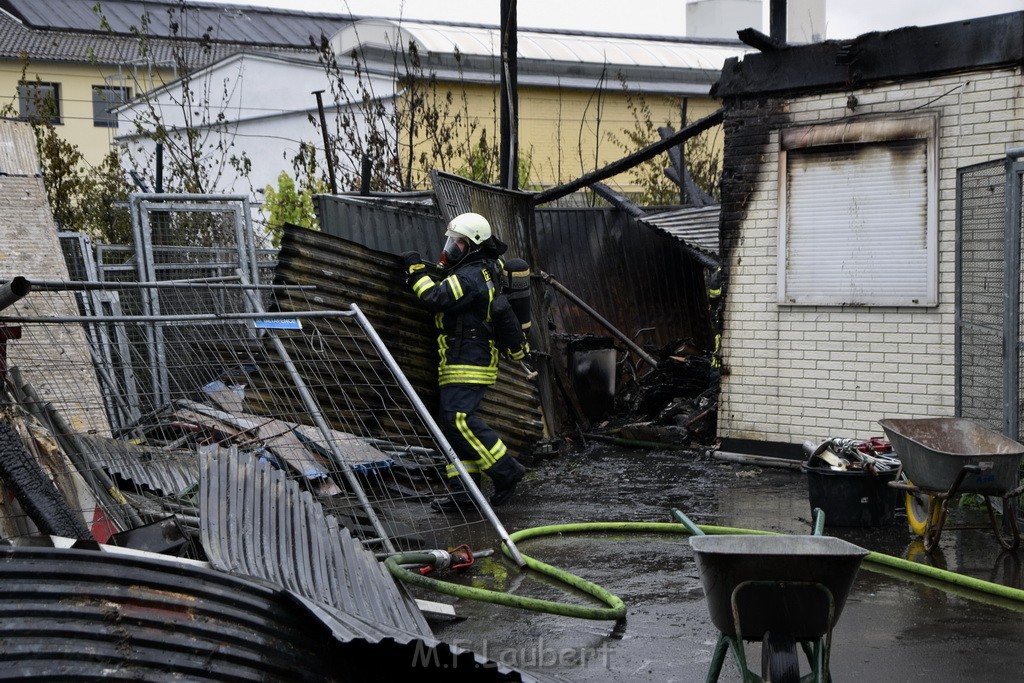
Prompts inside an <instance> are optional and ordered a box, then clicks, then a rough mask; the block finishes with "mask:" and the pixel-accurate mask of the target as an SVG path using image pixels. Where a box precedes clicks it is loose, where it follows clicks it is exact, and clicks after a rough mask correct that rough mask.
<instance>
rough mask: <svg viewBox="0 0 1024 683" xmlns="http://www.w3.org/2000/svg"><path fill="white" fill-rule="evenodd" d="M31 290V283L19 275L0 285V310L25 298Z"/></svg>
mask: <svg viewBox="0 0 1024 683" xmlns="http://www.w3.org/2000/svg"><path fill="white" fill-rule="evenodd" d="M31 291H32V283H31V282H29V281H28V280H26V279H25V278H23V277H21V276H20V275H19V276H17V277H15V278H14V279H13V280H10V281H9V282H6V283H4V285H3V286H2V287H0V311H2V310H4V309H5V308H7V307H8V306H10V305H12V304H14V303H16V302H17V301H20V300H21V299H23V298H25V297H26V296H27V295H28V293H29V292H31Z"/></svg>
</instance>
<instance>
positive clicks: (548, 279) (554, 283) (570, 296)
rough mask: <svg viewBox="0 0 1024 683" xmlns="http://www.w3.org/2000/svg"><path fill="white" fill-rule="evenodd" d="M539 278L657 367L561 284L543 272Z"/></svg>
mask: <svg viewBox="0 0 1024 683" xmlns="http://www.w3.org/2000/svg"><path fill="white" fill-rule="evenodd" d="M540 277H541V279H542V280H544V282H546V283H547V284H549V285H551V286H552V287H554V288H555V290H556V291H558V292H560V293H561V294H563V295H565V297H566V298H568V299H569V300H570V301H572V302H573V303H574V304H576V305H577V306H579V307H580V308H582V309H583V310H584V311H586V313H587V315H589V316H590V317H591V318H593V319H594V320H596V321H597V322H598V323H599V324H600V325H601V326H602V327H604V328H605V329H606V330H608V331H609V332H611V333H612V334H613V335H614V336H615V337H616V338H618V339H619V341H621V342H622V343H623V344H625V345H626V346H628V347H629V348H630V350H631V351H633V352H634V353H636V354H637V355H638V356H640V358H642V359H643V360H644V362H645V363H647V364H648V365H650V366H651V367H652V368H656V367H658V361H657V360H656V359H655V358H654V356H652V355H651V354H649V353H647V352H646V351H644V350H643V349H641V348H640V347H639V346H637V345H636V342H634V341H633V340H632V339H630V338H629V337H627V336H626V335H624V334H623V333H622V332H620V331H619V330H618V329H617V328H616V327H615V326H614V325H612V324H611V323H610V322H608V321H607V320H605V319H604V318H603V317H602V316H601V314H600V313H598V312H597V311H595V310H594V309H593V308H591V307H590V306H588V305H587V303H586V302H585V301H583V299H581V298H579V297H578V296H576V295H575V294H573V293H572V292H571V291H569V290H568V289H567V288H566V287H565V285H563V284H562V283H561V282H559V281H558V280H556V279H555V278H553V277H551V276H550V275H548V274H547V273H545V272H544V271H543V270H542V271H540Z"/></svg>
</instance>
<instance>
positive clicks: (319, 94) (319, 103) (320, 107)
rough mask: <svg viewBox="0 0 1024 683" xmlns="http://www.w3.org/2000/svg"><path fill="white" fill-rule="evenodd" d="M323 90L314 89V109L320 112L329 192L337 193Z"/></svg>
mask: <svg viewBox="0 0 1024 683" xmlns="http://www.w3.org/2000/svg"><path fill="white" fill-rule="evenodd" d="M323 93H324V91H323V90H314V91H313V94H314V95H316V110H317V113H319V114H320V133H321V134H322V135H323V136H324V158H326V159H327V176H328V178H330V181H331V194H338V182H337V181H336V180H335V179H334V155H333V154H331V139H330V136H329V135H328V134H327V117H326V116H324V98H323Z"/></svg>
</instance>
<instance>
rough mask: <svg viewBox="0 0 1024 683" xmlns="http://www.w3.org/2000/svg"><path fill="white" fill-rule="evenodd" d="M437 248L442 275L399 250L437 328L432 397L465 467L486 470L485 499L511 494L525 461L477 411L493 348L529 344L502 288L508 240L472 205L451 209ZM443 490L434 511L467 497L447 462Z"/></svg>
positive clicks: (516, 353) (491, 374)
mask: <svg viewBox="0 0 1024 683" xmlns="http://www.w3.org/2000/svg"><path fill="white" fill-rule="evenodd" d="M445 236H446V237H447V241H446V242H445V245H444V249H443V250H442V252H441V259H440V261H441V262H440V266H441V276H442V277H443V279H436V280H435V278H433V277H431V276H430V272H431V270H432V269H431V268H429V267H428V266H427V264H425V263H424V262H423V260H422V259H421V258H420V255H419V254H418V253H416V252H405V253H404V254H402V260H403V261H404V263H405V269H406V274H407V276H406V281H407V282H408V284H409V286H410V287H411V288H412V291H413V292H414V293H415V294H416V296H417V297H418V298H419V299H420V301H421V302H423V305H424V306H425V307H426V308H427V310H428V311H430V312H431V313H434V314H435V315H434V321H435V324H436V326H437V329H438V331H439V334H438V337H437V342H438V355H439V364H438V398H439V403H440V415H439V417H440V420H439V422H440V427H441V431H442V432H443V433H444V435H445V438H447V439H448V442H449V443H450V444H451V446H452V449H453V450H454V451H455V454H456V455H457V456H458V457H459V460H461V461H462V464H463V465H464V466H465V468H466V471H467V472H468V473H469V475H470V476H471V477H472V478H473V481H474V482H476V483H477V484H478V485H479V483H480V475H481V474H486V475H488V477H489V478H490V479H491V482H492V483H493V484H494V493H493V495H492V496H491V498H490V502H491V505H501V504H502V503H504V502H506V501H507V500H508V499H509V498H511V497H512V494H513V493H514V492H515V488H516V485H517V484H518V483H519V481H520V480H521V479H522V478H523V475H524V474H525V473H526V468H525V467H523V465H522V464H520V463H519V461H518V460H516V459H515V458H514V457H513V456H512V454H510V453H508V449H507V448H506V446H505V444H504V443H503V442H502V440H501V438H499V437H498V435H497V434H496V433H495V432H494V431H493V430H492V429H491V428H490V427H488V426H487V424H486V423H484V421H483V420H482V419H480V417H479V416H477V415H476V410H477V406H479V405H480V401H482V400H483V398H484V394H485V393H486V392H487V388H488V387H489V386H491V385H492V384H494V383H495V382H496V381H497V378H498V355H499V352H500V353H504V354H505V355H506V356H507V357H508V358H510V359H511V360H522V359H523V357H524V356H525V355H526V354H527V353H528V352H529V345H528V344H527V341H526V338H525V336H524V335H523V332H522V329H521V327H520V325H519V322H518V320H517V319H516V317H515V314H514V313H513V312H512V309H511V306H509V305H508V302H507V299H506V298H505V297H504V295H503V294H502V293H501V291H500V287H499V283H500V273H501V262H500V257H501V254H503V253H504V252H505V249H506V248H507V247H506V246H505V245H504V244H503V243H502V242H500V241H499V240H498V239H497V238H496V237H494V236H492V234H491V226H490V224H489V223H488V222H487V219H486V218H484V217H483V216H481V215H480V214H477V213H464V214H460V215H458V216H456V217H455V218H454V219H452V221H451V222H450V223H449V224H448V227H447V230H446V231H445ZM447 475H448V482H449V495H448V496H447V497H445V498H440V499H437V500H434V501H433V502H432V503H431V507H432V508H433V509H435V510H437V511H440V512H446V511H450V510H458V509H463V508H464V507H468V506H470V505H471V504H472V498H471V497H470V495H469V492H468V491H467V490H466V488H465V486H464V485H463V483H462V480H461V479H459V478H458V476H459V475H458V471H457V470H456V469H455V466H454V465H448V469H447Z"/></svg>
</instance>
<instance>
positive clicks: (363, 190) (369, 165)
mask: <svg viewBox="0 0 1024 683" xmlns="http://www.w3.org/2000/svg"><path fill="white" fill-rule="evenodd" d="M362 170H363V174H362V179H361V182H360V184H359V194H361V195H362V196H364V197H369V196H370V180H371V178H372V177H373V176H372V173H373V159H371V158H370V155H368V154H364V155H363V169H362Z"/></svg>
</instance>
